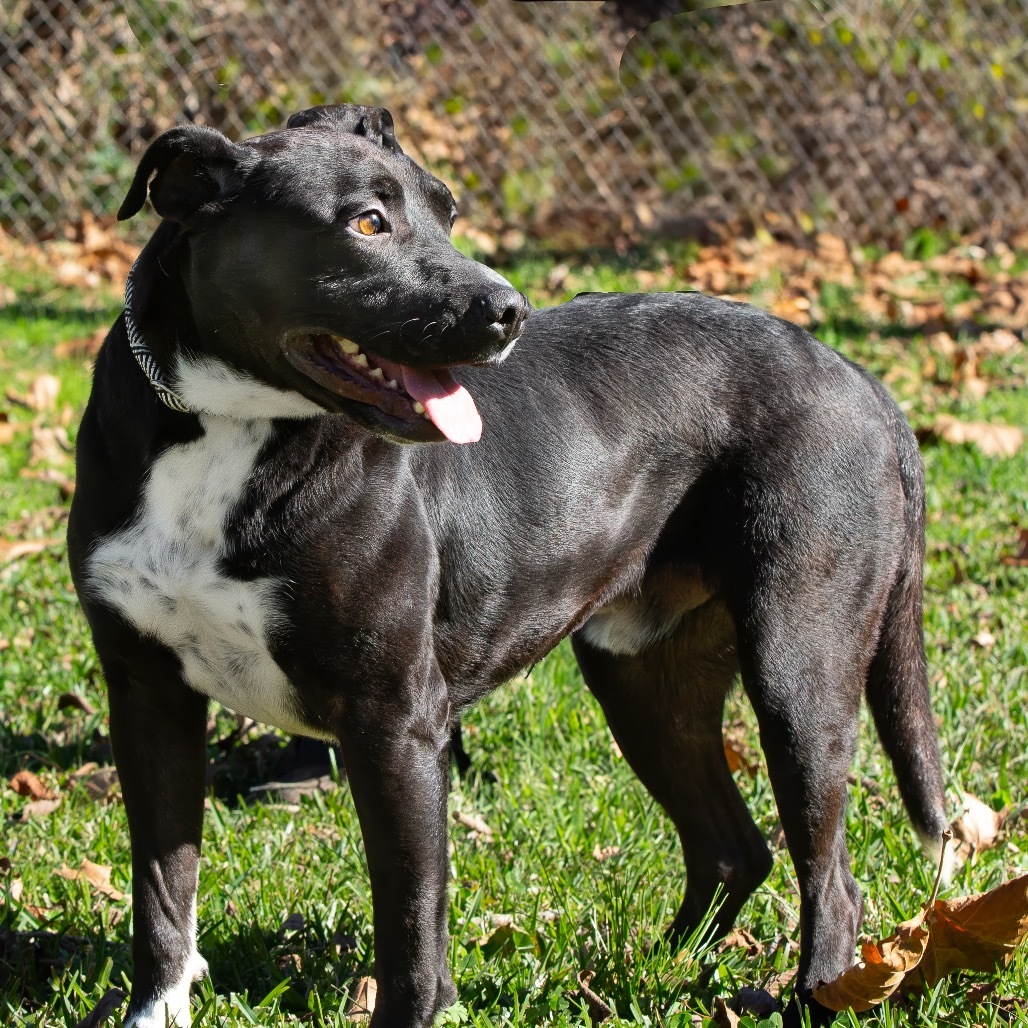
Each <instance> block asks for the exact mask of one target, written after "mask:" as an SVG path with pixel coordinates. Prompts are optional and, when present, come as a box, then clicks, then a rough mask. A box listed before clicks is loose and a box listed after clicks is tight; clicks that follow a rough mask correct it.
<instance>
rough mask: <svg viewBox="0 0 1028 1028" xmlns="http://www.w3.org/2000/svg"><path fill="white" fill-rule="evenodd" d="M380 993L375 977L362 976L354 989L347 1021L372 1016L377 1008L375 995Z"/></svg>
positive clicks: (361, 1019) (347, 1011)
mask: <svg viewBox="0 0 1028 1028" xmlns="http://www.w3.org/2000/svg"><path fill="white" fill-rule="evenodd" d="M377 993H378V983H377V982H376V981H375V979H374V978H362V979H361V980H360V981H359V982H358V983H357V988H356V989H355V990H354V993H353V999H352V1000H351V1001H350V1005H349V1006H348V1007H347V1008H346V1020H347V1021H363V1020H364V1018H366V1017H371V1015H372V1013H373V1012H374V1010H375V996H376V995H377Z"/></svg>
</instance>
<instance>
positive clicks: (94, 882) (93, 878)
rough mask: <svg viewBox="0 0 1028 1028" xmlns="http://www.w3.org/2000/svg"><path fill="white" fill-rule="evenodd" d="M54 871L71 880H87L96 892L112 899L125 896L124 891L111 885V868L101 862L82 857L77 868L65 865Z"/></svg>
mask: <svg viewBox="0 0 1028 1028" xmlns="http://www.w3.org/2000/svg"><path fill="white" fill-rule="evenodd" d="M55 873H56V874H57V875H58V876H60V877H61V878H67V879H68V881H71V882H77V881H83V882H87V883H88V884H89V885H90V886H92V887H93V888H94V889H95V890H96V891H97V892H100V893H103V895H104V896H109V897H110V898H111V899H112V900H122V899H124V898H125V893H123V892H121V891H120V890H119V889H116V888H114V886H113V885H111V869H110V868H109V867H106V866H105V865H103V864H94V863H93V862H92V861H91V860H86V859H85V858H83V860H82V864H81V865H80V866H79V867H78V868H77V869H74V870H73V869H72V868H70V867H68V866H67V865H65V866H63V867H62V868H61V869H60V870H59V871H57V872H55Z"/></svg>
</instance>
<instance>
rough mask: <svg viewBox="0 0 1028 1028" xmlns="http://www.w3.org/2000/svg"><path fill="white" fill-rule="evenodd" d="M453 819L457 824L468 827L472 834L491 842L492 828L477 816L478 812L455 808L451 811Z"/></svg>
mask: <svg viewBox="0 0 1028 1028" xmlns="http://www.w3.org/2000/svg"><path fill="white" fill-rule="evenodd" d="M453 820H454V821H456V822H457V824H459V825H463V826H464V827H465V828H467V829H470V831H471V832H472V834H473V835H479V836H481V837H482V838H483V839H485V840H486V842H492V839H493V830H492V829H491V828H490V827H489V826H488V825H487V824H486V823H485V821H484V820H483V819H482V818H481V817H479V816H478V814H469V813H466V812H464V811H462V810H455V811H454V812H453Z"/></svg>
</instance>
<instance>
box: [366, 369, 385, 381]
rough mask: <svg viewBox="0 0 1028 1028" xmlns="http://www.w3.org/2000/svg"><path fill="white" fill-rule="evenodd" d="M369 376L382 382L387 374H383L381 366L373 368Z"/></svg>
mask: <svg viewBox="0 0 1028 1028" xmlns="http://www.w3.org/2000/svg"><path fill="white" fill-rule="evenodd" d="M368 378H373V379H375V380H376V381H378V382H382V381H383V380H384V379H385V375H383V374H382V369H381V368H372V369H371V371H369V372H368Z"/></svg>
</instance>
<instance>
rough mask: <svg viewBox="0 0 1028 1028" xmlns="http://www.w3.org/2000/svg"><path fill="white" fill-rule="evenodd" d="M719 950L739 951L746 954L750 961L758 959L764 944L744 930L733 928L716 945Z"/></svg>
mask: <svg viewBox="0 0 1028 1028" xmlns="http://www.w3.org/2000/svg"><path fill="white" fill-rule="evenodd" d="M718 949H719V950H726V949H741V950H743V951H744V952H745V953H746V956H748V957H750V958H751V959H752V958H754V957H759V956H760V954H761V953H763V952H764V944H763V943H762V942H761V941H760V940H759V939H757V938H756V937H755V936H753V935H751V934H750V933H749V932H748V931H746V929H745V928H733V929H732V930H731V931H730V932H729V933H728V934H727V935H726V936H725V937H724V938H723V939H722V940H721V942H720V943H718Z"/></svg>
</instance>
